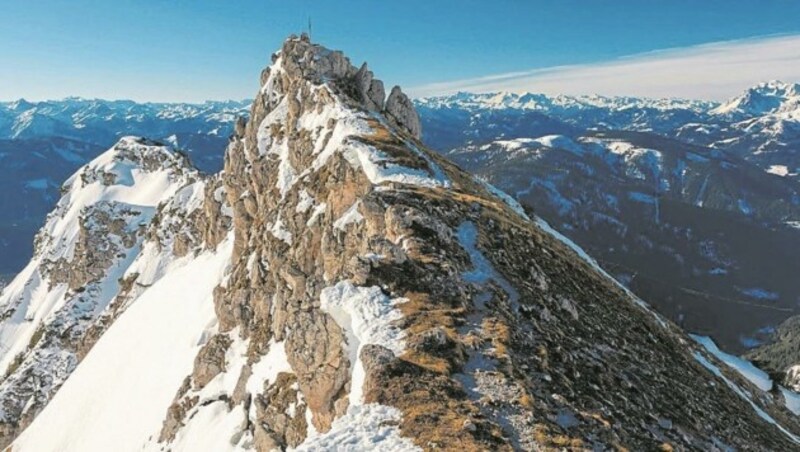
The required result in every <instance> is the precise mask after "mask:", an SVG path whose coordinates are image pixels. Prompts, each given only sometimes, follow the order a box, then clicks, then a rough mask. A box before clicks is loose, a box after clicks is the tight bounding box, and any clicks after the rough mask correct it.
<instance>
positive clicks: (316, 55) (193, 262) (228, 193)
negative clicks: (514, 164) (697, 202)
mask: <svg viewBox="0 0 800 452" xmlns="http://www.w3.org/2000/svg"><path fill="white" fill-rule="evenodd" d="M261 87H262V88H261V89H260V90H259V94H258V96H257V98H256V101H255V102H254V104H253V106H252V109H251V114H250V119H249V120H248V121H246V122H245V121H238V122H237V123H236V126H235V128H234V133H233V136H232V137H231V141H230V143H229V145H228V149H227V152H226V157H225V167H224V170H223V171H222V172H221V173H219V174H217V175H210V176H204V175H200V174H198V175H197V176H196V179H195V178H194V177H192V178H191V179H190V180H186V181H185V183H184V184H183V185H181V186H175V187H174V191H171V190H170V191H164V190H151V191H153V192H154V193H155V192H157V193H160V194H163V195H165V196H166V195H170V194H174V196H167V199H164V200H163V201H161V200H160V201H159V203H158V206H157V207H156V208H155V209H154V211H153V217H152V220H150V222H149V223H147V222H145V223H146V224H145V225H144V227H143V229H144V230H145V231H146V232H145V233H142V234H143V235H141V239H142V240H143V242H141V243H143V245H141V246H142V250H143V251H142V252H140V253H138V254H137V253H133V252H132V253H128V254H126V257H125V259H135V260H134V262H137V264H136V265H137V266H136V267H134V268H132V269H131V273H130V274H129V275H128V276H129V277H130V278H131V279H130V280H129V281H128V284H129V285H130V287H131V288H133V289H134V291H133V292H132V293H130V294H128V295H130V297H131V298H130V299H128V300H127V302H126V305H127V306H126V308H125V309H124V310H123V311H122V312H120V313H119V314H118V316H117V318H116V319H115V320H114V321H113V323H111V326H110V327H108V329H107V330H106V331H105V333H104V334H102V335H100V337H99V339H98V340H97V343H96V344H95V346H94V347H93V348H92V349H91V350H90V351H89V352H88V354H87V355H86V356H85V357H84V359H83V361H82V362H81V363H80V364H79V365H78V366H77V368H76V369H75V371H74V372H73V373H72V375H71V376H70V377H68V378H67V379H66V382H65V383H64V385H63V386H62V388H61V390H59V391H58V392H57V393H56V395H55V397H53V399H52V401H50V403H49V404H48V405H47V407H45V409H44V411H42V413H41V414H40V415H39V416H38V417H37V418H36V419H35V420H34V421H33V422H32V423H31V424H30V426H29V427H28V429H26V430H25V431H24V432H23V433H22V435H21V436H20V437H19V438H18V439H17V440H16V441H15V442H14V443H13V446H12V447H13V449H14V450H15V451H16V450H23V451H24V450H65V449H66V450H70V449H72V450H86V449H91V448H109V447H119V446H120V445H121V444H122V445H124V446H130V447H131V448H137V449H138V448H141V447H144V448H145V449H152V450H159V449H161V448H164V447H169V448H174V449H184V450H197V449H206V450H241V449H256V450H271V449H273V448H278V449H285V448H297V449H298V450H314V449H318V448H335V447H355V448H367V447H378V448H380V447H382V446H383V447H385V448H387V449H390V450H416V449H426V450H432V449H437V448H445V449H452V450H455V449H462V450H463V449H468V450H469V449H487V448H489V449H499V450H510V449H531V448H535V447H550V448H563V447H573V448H598V447H623V446H628V447H633V448H656V447H661V448H662V449H663V448H667V449H669V448H672V447H677V448H713V447H717V448H726V447H743V448H754V449H765V450H766V449H770V448H772V449H789V448H792V447H795V446H796V445H797V441H798V439H797V437H795V436H794V434H793V433H792V431H800V424H798V423H797V421H796V420H795V419H794V418H793V417H792V415H791V413H790V412H788V410H787V409H786V408H785V407H784V404H783V402H782V400H781V399H777V398H774V397H773V396H772V395H770V394H769V393H766V392H764V391H761V390H759V389H758V388H757V387H755V386H753V385H752V384H751V383H749V382H748V381H747V380H746V379H743V378H741V377H739V376H737V374H736V373H735V372H732V371H730V370H729V369H727V368H720V367H718V365H717V364H715V363H717V362H718V361H717V360H716V358H715V357H714V356H713V355H711V354H709V353H708V352H706V351H705V350H704V349H703V348H701V347H700V346H699V345H696V344H695V343H694V341H692V340H691V339H689V338H688V337H687V336H686V335H685V334H684V333H682V332H681V331H680V329H679V328H677V327H676V326H675V325H673V324H671V323H669V322H667V321H664V320H663V319H662V318H661V317H660V316H659V315H657V314H655V313H654V312H653V311H652V310H650V309H649V307H648V306H647V305H646V304H645V303H643V302H642V301H641V300H639V299H638V298H636V297H635V296H634V295H633V294H632V293H630V292H629V291H627V290H626V289H624V288H623V287H622V286H620V285H619V284H618V283H617V282H616V281H615V280H613V279H611V278H610V277H609V276H607V275H606V274H605V273H604V272H603V271H602V270H601V269H600V268H599V267H598V266H597V265H596V264H595V263H594V262H593V261H592V260H591V258H589V257H588V256H587V255H586V254H585V253H584V252H583V251H582V250H581V249H580V248H578V247H577V246H575V245H574V244H572V243H571V242H569V241H568V240H566V239H565V238H564V237H563V236H561V235H559V234H558V233H556V232H555V231H554V230H553V229H552V228H550V227H549V226H548V225H547V224H546V223H544V222H543V221H541V220H540V219H538V218H536V217H533V219H531V218H529V215H528V213H526V212H525V211H524V210H523V209H522V208H521V207H520V206H519V205H518V204H517V203H516V202H515V201H513V200H512V199H511V198H510V197H508V196H507V195H504V194H503V193H502V192H500V191H499V190H497V189H495V188H494V187H492V186H490V185H488V184H486V183H485V182H482V181H480V180H478V179H476V178H475V177H473V176H471V175H469V174H467V173H465V172H464V171H463V170H461V169H460V168H458V167H457V166H456V165H454V164H452V163H450V162H449V161H448V160H446V159H445V158H443V157H442V156H440V155H438V154H437V153H435V152H433V151H431V150H430V149H428V148H427V147H426V146H425V145H424V144H423V143H422V142H421V141H419V132H420V125H419V119H418V116H417V113H416V112H415V111H414V108H413V106H411V102H410V100H409V99H408V98H407V97H406V96H405V95H404V94H402V91H401V90H400V89H399V88H393V89H392V90H391V92H390V94H389V96H388V97H384V96H385V92H384V91H383V88H382V84H381V83H380V82H379V81H377V80H376V79H375V78H374V76H373V75H372V73H371V72H370V71H369V70H368V68H367V67H366V65H362V66H361V67H360V68H357V67H355V66H353V65H352V64H351V63H350V62H349V60H348V59H347V58H346V57H345V56H344V55H343V54H342V53H341V52H338V51H331V50H328V49H326V48H324V47H322V46H319V45H316V44H312V43H311V42H310V41H309V40H308V38H307V37H305V36H301V37H299V38H298V37H290V38H289V39H288V40H287V41H286V42H285V43H284V45H283V47H282V49H281V51H280V52H279V53H277V54H275V55H274V56H273V64H272V66H271V67H270V68H268V69H266V70H265V71H264V72H263V73H262V77H261ZM384 99H385V100H384ZM130 140H134V141H133V142H134V143H139V142H138V141H136V140H138V139H129V140H128V141H127V142H126V143H130ZM143 143H152V142H143ZM143 143H139V144H141V145H144V144H143ZM123 144H125V143H123ZM163 149H164V148H161V147H157V149H155V151H156V154H157V155H161V154H163V152H166V151H163ZM174 158H176V159H179V158H180V157H179V156H175V157H174ZM140 160H141V163H145V164H146V162H147V160H148V159H146V158H144V159H140ZM102 162H105V160H102ZM101 166H102V167H101V168H99V169H103V170H104V168H105V165H101ZM137 173H138V171H137ZM81 174H83V173H81ZM92 174H93V175H92ZM92 174H88V173H87V174H86V183H87V184H88V185H87V186H91V187H93V189H95V188H99V187H100V185H102V184H103V183H112V184H114V183H117V182H119V183H121V184H123V185H124V184H126V183H129V182H130V177H128V175H129V174H130V175H131V176H132V175H134V174H135V173H134V172H133V171H132V170H131V171H128V170H125V171H123V173H122V175H120V174H117V173H116V172H111V173H109V172H108V171H105V170H104V171H94V172H92ZM107 174H112V176H108V175H107ZM192 174H195V173H192ZM112 179H113V180H112ZM133 179H134V181H135V180H136V178H135V177H134V178H133ZM74 180H81V181H82V177H81V176H76V179H74ZM81 183H83V182H81ZM72 185H74V183H73V184H72ZM178 185H180V184H178ZM117 191H119V190H118V189H114V190H113V192H117ZM87 224H89V225H93V224H94V222H89V223H87ZM137 224H138V222H137ZM101 229H102V228H101ZM137 237H138V236H137ZM56 242H58V241H56ZM42 243H48V241H46V240H45V241H44V242H42ZM128 243H131V242H128ZM76 256H77V257H78V259H77V260H75V259H73V261H72V262H71V265H70V266H68V267H64V269H65V270H66V271H67V273H66V274H64V276H63V277H59V278H60V279H65V278H66V280H68V281H71V280H72V279H73V277H72V276H73V274H72V273H70V271H71V269H81V268H84V265H83V264H85V262H82V261H81V259H80V256H81V253H78V254H77V255H73V257H76ZM89 261H95V259H90V260H89ZM100 261H101V262H102V260H100ZM133 270H136V271H133ZM89 273H91V274H94V272H89ZM77 276H79V275H77ZM140 278H143V279H141V280H140ZM18 279H19V281H17V280H15V281H14V282H13V283H12V286H14V287H20V286H24V284H23V283H22V282H20V281H22V279H21V278H18ZM72 285H73V286H77V285H78V284H77V282H76V283H73V284H72ZM14 291H16V289H15V290H14ZM6 293H9V292H8V291H6V292H4V294H6ZM46 293H50V292H46ZM80 293H83V292H80ZM123 293H125V294H127V292H123ZM176 319H181V320H183V321H182V322H176V321H175V320H176ZM145 326H146V327H147V328H149V329H148V331H149V333H150V334H149V335H145V336H143V337H137V334H136V332H137V331H142V330H143V328H145ZM44 337H45V338H46V337H48V336H47V334H45V335H44ZM23 339H24V338H23ZM22 342H25V341H22ZM137 350H138V351H137ZM117 365H119V366H124V368H125V372H124V373H123V374H122V375H118V377H117V378H113V377H112V376H113V375H115V374H114V369H113V368H114V367H115V366H117ZM12 373H13V372H12ZM3 384H4V383H3ZM154 385H155V386H154ZM132 414H134V415H133V416H132ZM121 428H122V429H121ZM120 429H121V430H120Z"/></svg>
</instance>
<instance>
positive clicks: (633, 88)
mask: <svg viewBox="0 0 800 452" xmlns="http://www.w3.org/2000/svg"><path fill="white" fill-rule="evenodd" d="M767 80H783V81H786V82H797V81H800V35H791V36H772V37H764V38H755V39H747V40H737V41H725V42H716V43H711V44H703V45H698V46H692V47H685V48H678V49H668V50H661V51H655V52H648V53H644V54H637V55H631V56H628V57H623V58H618V59H615V60H612V61H607V62H602V63H596V64H587V65H575V66H559V67H552V68H545V69H534V70H530V71H522V72H514V73H508V74H497V75H489V76H486V77H480V78H474V79H469V80H457V81H451V82H443V83H434V84H430V85H424V86H418V87H414V88H411V89H409V90H408V91H409V92H410V93H411V95H413V96H415V97H422V96H432V95H442V94H452V93H455V92H457V91H471V92H494V91H511V92H535V93H545V94H574V95H577V94H602V95H608V96H644V97H680V98H688V99H708V100H724V99H727V98H729V97H731V96H734V95H737V94H738V93H739V92H741V91H742V90H744V89H746V88H748V87H750V86H752V85H754V84H756V83H759V82H763V81H767Z"/></svg>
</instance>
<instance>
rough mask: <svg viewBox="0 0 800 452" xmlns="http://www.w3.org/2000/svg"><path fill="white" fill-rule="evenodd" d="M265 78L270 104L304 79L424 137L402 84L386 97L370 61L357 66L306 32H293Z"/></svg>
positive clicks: (264, 74) (263, 89)
mask: <svg viewBox="0 0 800 452" xmlns="http://www.w3.org/2000/svg"><path fill="white" fill-rule="evenodd" d="M261 80H262V89H261V92H262V93H264V94H267V100H268V102H270V103H273V102H276V101H279V98H280V96H279V95H277V94H278V93H281V92H284V91H286V90H288V89H290V88H291V86H292V84H293V83H296V82H297V81H299V80H304V81H306V82H309V83H310V84H312V85H315V86H321V85H325V86H327V87H329V88H330V89H331V90H332V92H333V93H334V94H336V95H338V96H340V97H342V98H343V99H345V100H346V102H347V103H348V104H350V105H351V106H353V107H360V108H362V109H364V110H367V111H371V112H376V113H380V114H382V115H383V116H384V117H385V118H386V119H387V120H389V121H391V122H392V123H393V124H394V125H395V126H398V127H400V128H401V129H403V130H404V131H406V132H408V133H409V134H410V135H411V136H412V137H414V138H416V139H419V138H420V135H421V127H420V120H419V115H418V114H417V112H416V110H414V107H413V104H412V103H411V101H410V100H409V99H408V97H407V96H406V95H405V94H404V93H403V92H402V90H401V89H400V87H399V86H395V87H393V88H392V90H391V92H390V94H389V97H388V98H386V92H385V89H384V86H383V82H382V81H381V80H378V79H376V78H375V77H374V74H373V73H372V71H370V70H369V68H368V67H367V63H364V64H362V65H361V66H360V67H358V68H357V67H355V66H354V65H353V64H351V62H350V59H349V58H348V57H347V56H345V55H344V53H343V52H341V51H339V50H331V49H328V48H326V47H324V46H322V45H319V44H315V43H312V42H311V40H310V39H309V37H308V35H306V34H303V35H301V36H300V37H297V36H295V35H292V36H289V38H288V39H286V41H284V43H283V46H282V47H281V50H280V51H279V52H278V53H276V54H274V55H273V65H272V66H270V67H268V68H267V69H265V70H264V72H263V73H262V78H261ZM273 105H276V103H275V104H273Z"/></svg>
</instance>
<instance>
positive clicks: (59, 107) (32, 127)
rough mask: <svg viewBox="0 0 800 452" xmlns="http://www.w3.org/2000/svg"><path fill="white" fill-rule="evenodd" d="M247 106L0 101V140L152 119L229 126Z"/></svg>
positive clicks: (245, 103) (120, 126) (121, 126)
mask: <svg viewBox="0 0 800 452" xmlns="http://www.w3.org/2000/svg"><path fill="white" fill-rule="evenodd" d="M250 103H251V101H250V100H241V101H233V100H231V101H206V102H203V103H197V104H193V103H164V102H145V103H140V102H134V101H130V100H104V99H83V98H78V97H68V98H65V99H61V100H46V101H40V102H28V101H26V100H25V99H19V100H16V101H13V102H0V117H8V118H10V119H11V126H10V128H9V129H8V130H6V129H3V128H2V127H0V137H2V138H18V137H30V136H45V135H47V134H48V133H53V132H58V133H61V134H67V135H73V134H78V135H84V134H87V133H90V129H105V128H107V125H108V124H116V125H117V130H116V132H117V133H118V132H119V131H120V130H124V129H125V128H128V127H131V126H134V127H138V126H142V127H152V126H153V125H154V124H148V123H151V122H152V121H154V120H165V121H168V122H171V123H177V122H184V123H186V124H189V123H194V124H197V123H218V124H219V125H223V124H232V123H233V121H234V120H235V119H236V117H238V116H243V115H246V114H247V112H248V110H249V107H250ZM175 131H176V132H177V131H179V129H176V130H175ZM95 132H96V130H95Z"/></svg>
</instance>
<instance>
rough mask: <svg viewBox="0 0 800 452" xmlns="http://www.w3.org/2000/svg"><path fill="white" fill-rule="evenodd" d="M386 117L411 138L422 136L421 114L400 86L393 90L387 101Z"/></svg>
mask: <svg viewBox="0 0 800 452" xmlns="http://www.w3.org/2000/svg"><path fill="white" fill-rule="evenodd" d="M386 116H387V117H389V118H391V119H392V120H393V121H395V122H396V123H397V125H398V126H400V127H402V128H404V129H405V130H406V131H408V133H410V134H411V136H413V137H415V138H417V139H419V138H420V136H422V126H421V125H420V122H419V114H417V110H416V109H415V108H414V104H412V103H411V100H410V99H409V98H408V96H406V95H405V94H404V93H403V91H401V90H400V87H399V86H395V87H394V88H392V92H391V93H389V98H388V99H386Z"/></svg>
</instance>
